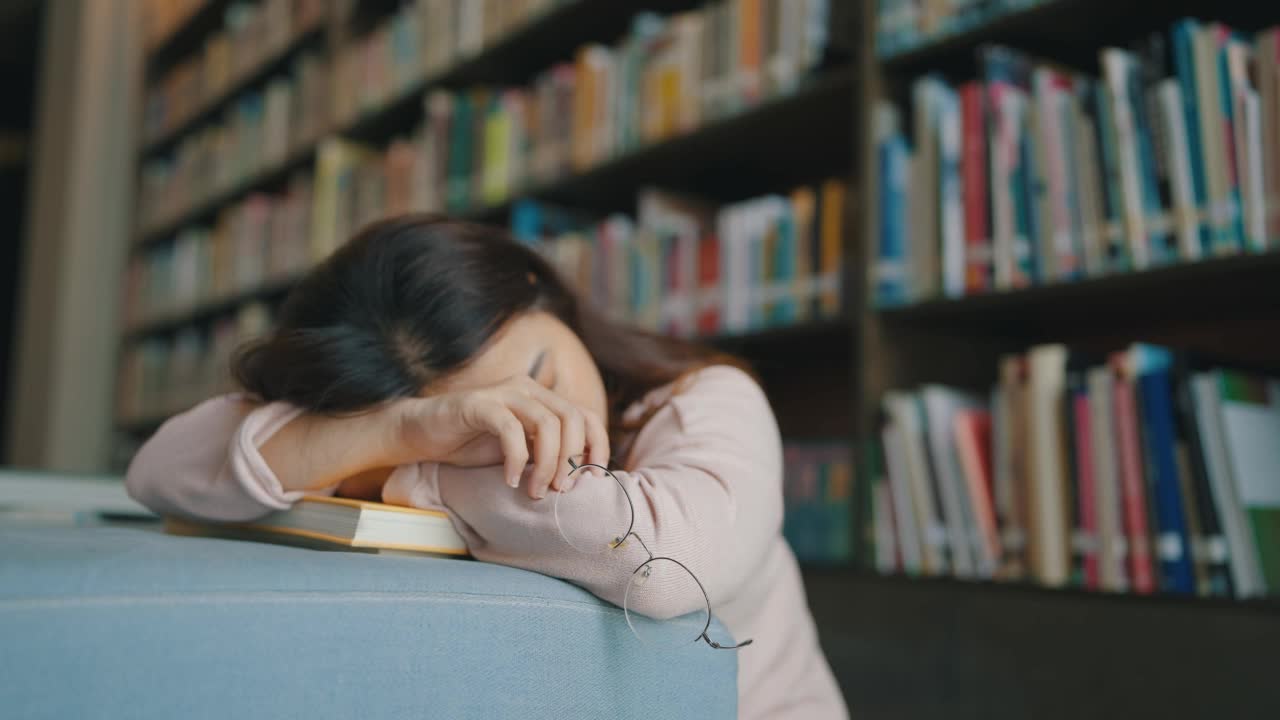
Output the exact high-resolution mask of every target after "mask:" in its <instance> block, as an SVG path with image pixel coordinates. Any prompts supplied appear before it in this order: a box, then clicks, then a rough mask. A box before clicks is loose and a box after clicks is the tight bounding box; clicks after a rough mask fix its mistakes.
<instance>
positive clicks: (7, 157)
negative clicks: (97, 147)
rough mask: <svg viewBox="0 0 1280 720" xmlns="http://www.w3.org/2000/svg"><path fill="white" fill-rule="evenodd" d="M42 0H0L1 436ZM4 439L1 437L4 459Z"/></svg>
mask: <svg viewBox="0 0 1280 720" xmlns="http://www.w3.org/2000/svg"><path fill="white" fill-rule="evenodd" d="M43 11H44V3H42V2H39V1H38V0H29V1H28V0H6V1H5V2H4V3H3V4H2V5H0V87H2V88H4V89H5V95H6V99H5V101H4V102H2V103H0V146H3V150H0V438H3V437H5V436H6V435H7V434H8V428H9V424H10V423H12V422H14V418H13V417H11V404H12V403H11V400H10V398H9V392H10V388H9V385H10V382H11V379H10V377H9V375H10V372H11V371H12V367H13V362H14V359H15V355H16V342H17V337H16V333H17V313H18V268H20V267H21V265H22V255H21V253H22V238H23V234H24V232H25V231H26V215H27V184H28V176H29V174H30V170H31V167H32V160H33V158H32V157H31V153H32V152H33V148H34V143H33V142H32V128H33V122H34V118H33V116H34V114H35V105H36V103H35V88H36V71H37V66H38V64H39V63H38V58H39V45H40V36H41V20H42V16H43ZM4 446H5V443H3V442H0V465H4V464H5V463H6V462H7V460H8V458H6V457H5V456H4Z"/></svg>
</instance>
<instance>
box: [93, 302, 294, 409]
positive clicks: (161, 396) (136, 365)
mask: <svg viewBox="0 0 1280 720" xmlns="http://www.w3.org/2000/svg"><path fill="white" fill-rule="evenodd" d="M270 326H271V311H270V309H268V307H267V306H266V304H265V303H262V302H251V303H248V304H245V305H242V306H240V307H239V308H236V309H234V310H231V311H228V312H227V313H226V314H223V315H220V316H217V317H214V318H212V319H211V320H210V321H209V322H207V323H192V324H189V325H186V326H184V327H182V328H180V329H179V330H177V331H176V332H175V333H173V334H172V335H162V336H154V337H148V338H144V339H142V340H139V341H136V342H133V343H131V344H129V345H128V346H127V347H126V348H125V349H124V351H123V353H122V355H121V359H120V369H119V382H118V383H117V391H116V417H117V418H118V420H119V421H120V422H121V423H122V424H125V425H128V424H131V423H151V422H153V421H155V420H159V419H163V418H165V417H167V416H169V415H173V414H174V413H177V412H181V411H183V410H186V409H188V408H190V407H193V406H195V405H196V404H198V403H200V402H201V401H203V400H205V399H207V398H210V397H213V396H214V395H221V394H224V393H227V392H231V391H232V389H233V386H232V382H231V374H230V372H229V371H228V368H229V367H230V366H231V358H232V356H233V354H234V353H235V350H236V348H237V347H239V346H240V345H241V344H242V343H244V342H245V341H247V340H250V339H252V338H254V337H257V336H259V335H261V334H263V333H265V332H266V331H267V330H268V329H269V328H270Z"/></svg>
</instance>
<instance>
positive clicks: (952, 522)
mask: <svg viewBox="0 0 1280 720" xmlns="http://www.w3.org/2000/svg"><path fill="white" fill-rule="evenodd" d="M919 398H920V406H921V409H922V411H923V415H924V426H925V436H926V441H927V447H928V451H929V460H930V467H931V468H932V469H933V473H934V479H935V480H936V482H937V490H938V497H939V500H940V501H941V507H942V511H943V512H942V518H943V523H944V527H945V528H946V532H947V542H948V544H949V546H950V548H951V562H952V572H953V574H954V575H955V577H958V578H962V579H967V578H974V577H978V576H979V575H978V568H977V560H976V557H975V550H976V549H977V548H975V543H974V542H973V539H974V538H976V537H977V533H978V531H977V527H976V525H975V522H974V520H973V517H972V515H973V512H972V509H971V508H970V507H969V496H968V493H967V492H965V487H964V475H963V469H962V468H961V467H960V457H959V454H958V452H957V449H956V444H955V440H954V437H955V431H954V424H955V416H956V413H957V412H959V411H960V409H961V408H969V407H972V406H974V405H976V403H975V402H973V401H971V400H969V399H968V398H964V397H962V396H961V395H960V394H959V393H957V392H955V391H953V390H951V389H949V388H944V387H942V386H938V385H927V386H925V387H924V388H923V389H922V390H921V391H920V394H919Z"/></svg>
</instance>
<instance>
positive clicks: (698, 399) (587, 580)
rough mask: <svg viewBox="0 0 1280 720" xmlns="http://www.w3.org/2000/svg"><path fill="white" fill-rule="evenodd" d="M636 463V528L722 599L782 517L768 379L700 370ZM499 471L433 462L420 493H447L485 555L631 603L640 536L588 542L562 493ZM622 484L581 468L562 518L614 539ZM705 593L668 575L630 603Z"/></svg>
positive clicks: (665, 605) (681, 604) (659, 611)
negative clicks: (534, 490) (525, 484)
mask: <svg viewBox="0 0 1280 720" xmlns="http://www.w3.org/2000/svg"><path fill="white" fill-rule="evenodd" d="M633 465H634V469H633V470H632V471H631V472H615V473H614V474H615V475H616V476H617V477H618V479H619V480H620V481H621V482H622V484H623V485H624V486H625V487H626V488H627V492H628V493H629V494H630V496H631V499H632V501H633V504H634V506H635V532H636V533H637V534H638V535H639V536H640V537H641V538H642V539H643V540H644V542H645V544H646V545H647V546H648V547H649V549H650V550H651V551H652V552H653V553H654V554H655V555H657V556H668V557H672V558H675V559H676V560H679V561H680V562H682V563H684V564H685V565H687V566H688V567H689V568H691V569H692V570H693V572H694V573H695V574H696V575H697V577H698V579H699V580H700V581H701V582H702V584H703V585H704V586H705V588H706V590H707V594H708V595H709V596H710V599H711V602H712V604H713V605H719V604H720V603H721V602H723V601H724V600H726V599H729V598H731V597H734V596H735V595H736V594H737V591H738V590H739V588H740V587H741V586H742V584H743V583H744V582H745V581H746V580H747V579H748V578H749V577H750V574H751V573H752V572H753V571H755V569H756V568H758V567H759V564H760V562H761V561H762V559H763V557H764V555H765V553H766V551H767V549H768V545H769V543H771V542H772V541H773V540H774V539H775V538H776V537H777V535H778V532H779V531H780V529H781V525H782V486H781V479H782V478H781V476H782V458H781V442H780V439H779V436H778V429H777V425H776V423H775V422H774V419H773V414H772V411H771V410H770V408H769V404H768V400H767V399H766V398H765V396H764V393H763V392H762V391H761V389H760V388H759V386H757V385H756V384H755V382H754V381H753V380H751V378H750V377H749V376H747V375H746V374H745V373H743V372H741V371H739V370H736V369H733V368H728V367H713V368H709V369H706V370H703V371H701V372H700V373H699V374H698V375H697V376H696V377H695V378H694V379H693V382H692V383H691V384H690V386H689V387H688V388H687V389H686V390H685V391H684V392H682V393H680V394H679V395H677V396H676V397H675V398H673V399H672V400H671V401H670V402H669V403H668V404H667V405H666V406H664V407H663V408H662V409H661V410H659V411H658V412H657V413H656V414H655V415H654V417H653V418H651V419H650V421H649V422H648V423H647V424H646V425H645V428H644V429H643V430H642V431H641V433H640V435H639V437H637V439H636V444H635V451H634V454H633ZM568 470H569V468H568V466H567V465H566V466H565V468H564V471H568ZM498 472H499V470H498V469H497V468H473V469H464V468H457V467H452V466H448V465H440V466H432V465H424V466H423V473H424V478H423V484H424V485H425V486H427V487H428V488H429V490H427V491H424V492H422V493H421V494H420V495H418V497H419V498H422V499H419V500H418V502H424V501H425V502H431V503H433V504H435V503H439V504H443V505H444V506H445V507H446V508H447V509H448V510H449V511H450V513H451V514H452V516H453V518H454V520H455V525H456V526H457V527H458V528H459V530H460V531H461V532H462V534H463V535H464V536H465V537H466V539H467V545H468V547H469V548H470V549H471V552H472V554H473V555H474V556H475V557H476V558H478V559H480V560H486V561H489V562H495V563H502V564H504V565H512V566H516V567H522V568H526V569H530V570H536V571H538V572H542V573H546V574H548V575H554V576H556V577H561V578H565V579H567V580H570V581H572V582H574V583H576V584H578V585H581V586H583V587H585V588H586V589H588V590H590V591H591V592H592V593H594V594H596V595H598V596H600V597H602V598H604V599H605V600H608V601H610V602H613V603H615V604H618V605H621V604H622V603H623V598H624V595H625V592H626V587H627V583H628V581H629V580H630V578H631V573H632V571H633V570H635V569H636V568H637V567H638V566H639V565H640V564H641V563H642V562H644V561H645V559H646V555H645V554H644V551H643V549H642V548H641V547H640V545H639V544H638V543H636V542H635V541H630V542H628V543H627V544H626V545H625V546H624V547H622V548H619V549H618V550H613V551H609V550H605V551H604V552H602V553H600V554H597V555H584V554H582V553H580V552H578V551H577V550H576V549H574V548H573V547H572V546H570V545H569V544H567V543H566V542H565V541H564V540H563V538H562V536H561V533H560V531H559V529H558V527H557V520H556V512H555V510H554V507H555V505H554V503H555V502H556V498H555V496H554V495H552V496H549V497H547V498H546V499H545V500H531V499H530V498H528V497H527V496H525V495H524V494H523V493H517V492H513V491H511V490H510V489H509V488H507V487H505V486H503V484H502V482H501V480H500V477H499V476H498ZM579 472H585V471H579ZM489 476H492V477H489ZM433 481H434V482H433ZM433 485H434V487H432V486H433ZM617 493H618V489H617V486H616V485H615V484H614V482H613V481H612V480H610V479H609V478H607V477H603V476H598V475H597V476H593V477H585V478H582V479H580V480H579V481H578V483H577V485H576V486H574V488H573V489H572V491H571V492H569V493H568V494H566V495H565V496H564V497H563V499H562V500H561V502H562V503H565V504H564V505H563V507H562V510H561V515H560V522H562V523H572V524H573V527H574V530H573V532H574V533H576V534H578V535H579V536H588V537H590V536H592V535H591V534H592V533H593V532H594V534H595V535H598V536H599V537H600V543H601V545H602V546H604V545H605V544H607V543H608V541H609V540H611V539H612V538H613V537H614V536H615V535H618V534H621V533H623V532H624V531H625V529H626V519H627V511H626V509H625V508H626V506H625V504H620V503H618V502H617V497H618V495H617ZM436 495H438V497H434V496H436ZM565 510H567V511H568V512H565ZM700 602H701V598H700V597H698V596H696V595H692V596H691V595H688V594H683V595H682V594H679V593H675V592H663V588H662V587H660V586H659V587H656V588H655V591H654V592H651V593H648V594H646V595H643V596H642V597H641V598H640V601H639V602H637V601H636V599H635V598H634V597H633V598H632V599H631V600H630V605H631V607H632V608H633V609H635V610H637V611H638V612H640V613H642V614H645V615H650V616H653V617H672V616H677V615H682V614H684V613H687V612H691V611H693V610H696V609H697V606H698V604H699V603H700Z"/></svg>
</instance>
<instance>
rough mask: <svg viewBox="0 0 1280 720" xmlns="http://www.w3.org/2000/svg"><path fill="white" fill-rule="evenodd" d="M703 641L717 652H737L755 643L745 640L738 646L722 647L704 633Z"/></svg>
mask: <svg viewBox="0 0 1280 720" xmlns="http://www.w3.org/2000/svg"><path fill="white" fill-rule="evenodd" d="M702 640H703V642H705V643H706V644H708V645H710V646H711V647H713V648H715V649H716V650H737V649H738V648H744V647H746V646H748V645H750V644H751V643H753V642H755V641H754V640H743V641H742V642H740V643H738V644H737V645H721V644H720V643H718V642H716V641H715V640H712V639H711V638H709V637H707V634H706V633H702Z"/></svg>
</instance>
